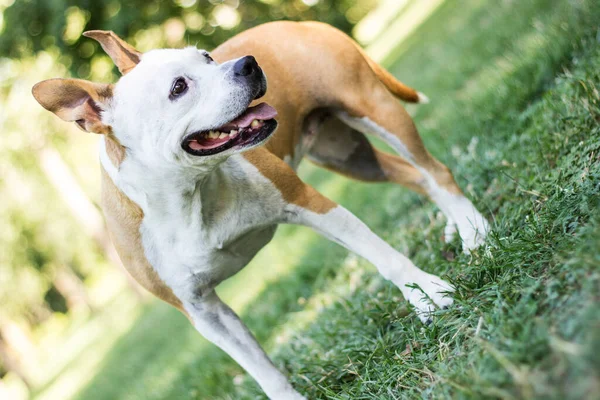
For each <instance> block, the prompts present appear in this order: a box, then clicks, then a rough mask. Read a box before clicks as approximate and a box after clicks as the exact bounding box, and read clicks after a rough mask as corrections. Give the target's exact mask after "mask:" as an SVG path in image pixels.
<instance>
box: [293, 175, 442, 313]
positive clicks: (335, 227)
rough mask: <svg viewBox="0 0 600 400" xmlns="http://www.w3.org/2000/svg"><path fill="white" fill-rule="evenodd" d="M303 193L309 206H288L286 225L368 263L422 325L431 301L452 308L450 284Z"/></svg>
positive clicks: (337, 209)
mask: <svg viewBox="0 0 600 400" xmlns="http://www.w3.org/2000/svg"><path fill="white" fill-rule="evenodd" d="M306 190H307V191H308V192H309V195H307V196H305V198H309V199H310V200H309V201H308V204H303V205H302V206H299V205H296V204H288V205H287V207H286V214H285V215H286V222H288V223H294V224H301V225H305V226H309V227H311V228H313V229H315V230H316V231H317V232H319V233H321V234H322V235H323V236H325V237H327V238H328V239H330V240H332V241H334V242H336V243H338V244H340V245H342V246H344V247H346V248H347V249H348V250H350V251H352V252H354V253H356V254H358V255H360V256H362V257H364V258H366V259H367V260H369V261H370V262H371V263H373V264H374V265H375V266H376V267H377V269H378V270H379V272H380V273H381V275H383V277H384V278H386V279H388V280H390V281H392V282H393V283H394V284H395V285H396V286H398V288H399V289H400V290H401V291H402V294H403V295H404V297H405V298H406V300H408V301H409V302H410V303H411V304H412V305H413V306H414V307H415V308H416V311H417V315H418V316H419V318H420V319H421V320H422V321H423V322H427V321H428V320H429V318H430V314H431V311H433V310H434V308H435V306H434V305H433V304H432V301H433V303H434V304H435V305H437V306H439V307H447V306H449V305H450V304H452V298H451V297H449V296H448V293H447V292H451V291H452V290H453V289H452V287H451V286H450V284H448V283H447V282H445V281H444V280H442V279H440V278H439V277H437V276H435V275H432V274H428V273H426V272H424V271H422V270H421V269H419V268H417V267H416V266H415V265H414V264H413V263H412V262H411V261H410V260H409V259H408V258H407V257H405V256H404V255H402V254H400V253H399V252H397V251H396V250H394V249H393V248H392V247H391V246H390V245H389V244H387V243H386V242H385V241H384V240H382V239H381V238H379V237H378V236H377V235H375V234H374V233H373V232H372V231H371V230H370V229H369V228H368V227H367V226H366V225H365V224H364V223H363V222H362V221H361V220H360V219H358V218H357V217H355V216H354V215H353V214H352V213H351V212H349V211H348V210H346V209H345V208H344V207H342V206H339V205H335V206H334V207H331V206H328V207H324V206H323V204H331V201H330V200H329V199H327V198H325V197H324V196H322V195H320V194H319V193H318V192H316V191H315V190H314V189H312V188H310V187H308V186H307V187H306ZM415 284H416V285H418V286H419V288H416V287H415Z"/></svg>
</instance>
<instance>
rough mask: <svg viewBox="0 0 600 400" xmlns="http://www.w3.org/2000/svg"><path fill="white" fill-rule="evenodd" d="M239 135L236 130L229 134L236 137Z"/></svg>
mask: <svg viewBox="0 0 600 400" xmlns="http://www.w3.org/2000/svg"><path fill="white" fill-rule="evenodd" d="M237 134H238V131H236V130H235V129H233V130H232V131H231V132H229V135H230V136H235V135H237Z"/></svg>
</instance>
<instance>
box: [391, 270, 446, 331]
mask: <svg viewBox="0 0 600 400" xmlns="http://www.w3.org/2000/svg"><path fill="white" fill-rule="evenodd" d="M420 272H421V274H419V276H418V277H416V278H413V279H412V280H411V281H410V282H408V283H407V284H405V285H404V287H403V288H401V290H402V294H403V295H404V298H406V300H407V301H408V302H409V303H410V304H412V305H413V306H414V308H415V312H416V313H417V316H418V317H419V319H420V320H421V321H422V322H423V323H424V324H428V323H429V322H431V314H432V312H433V311H434V310H435V309H436V306H437V307H439V308H447V307H450V306H451V305H452V302H453V301H454V300H453V299H452V297H451V295H450V293H452V292H454V288H453V287H452V285H450V284H449V283H448V282H446V281H445V280H443V279H441V278H439V277H437V276H435V275H431V274H428V273H425V272H422V271H420Z"/></svg>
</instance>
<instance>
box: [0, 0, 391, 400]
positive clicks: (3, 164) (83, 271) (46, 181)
mask: <svg viewBox="0 0 600 400" xmlns="http://www.w3.org/2000/svg"><path fill="white" fill-rule="evenodd" d="M380 2H382V1H380V0H358V1H355V0H245V1H243V0H210V1H208V0H176V1H160V0H150V1H148V0H83V1H72V0H53V1H49V0H16V1H15V0H0V126H1V129H0V131H1V132H2V134H1V135H0V304H1V307H0V398H11V399H14V398H26V397H28V395H29V393H38V392H40V391H41V392H42V393H43V391H44V390H47V388H48V386H50V388H52V384H54V383H55V380H57V379H58V377H59V375H60V374H61V372H63V370H64V369H65V368H68V366H69V365H70V363H72V362H73V361H74V360H75V359H76V358H77V357H81V353H82V352H83V351H84V350H85V349H86V348H87V347H90V346H109V343H110V342H102V343H101V344H98V343H97V339H98V337H100V336H106V335H107V333H106V332H107V330H108V331H110V330H112V334H114V335H115V336H117V335H118V333H119V332H120V331H124V330H126V329H127V327H126V326H124V325H123V324H125V325H126V324H127V321H130V320H131V314H132V313H135V312H139V306H140V304H141V303H145V302H147V301H148V300H149V297H148V296H147V294H146V293H145V292H144V291H143V289H140V288H138V286H137V285H136V284H135V283H134V282H132V281H131V280H130V279H129V278H128V276H127V275H126V273H125V272H124V270H123V269H122V267H121V266H120V262H119V260H118V257H117V256H116V254H115V252H114V250H113V248H112V245H111V243H110V241H109V240H108V238H107V233H106V230H105V226H104V221H103V218H102V215H101V212H100V210H99V207H98V197H99V167H98V160H97V150H96V142H97V140H96V138H95V137H93V135H86V134H84V133H83V132H81V131H79V130H78V129H76V128H75V127H74V126H71V125H69V124H66V123H63V122H62V121H60V120H59V119H58V118H56V117H54V116H53V115H51V114H50V113H48V112H46V111H45V110H43V109H42V108H41V107H40V106H39V105H38V104H37V103H36V102H35V101H34V100H33V98H32V96H31V94H30V92H31V87H32V86H33V85H34V84H35V83H36V82H38V81H40V80H43V79H47V78H54V77H68V76H72V77H77V78H81V79H90V80H94V81H100V82H114V81H116V80H117V79H118V77H119V75H118V71H117V70H116V68H115V67H114V66H113V63H112V61H111V60H110V58H109V57H108V56H107V55H106V54H105V53H104V52H103V51H102V49H101V48H100V46H99V45H98V43H97V42H95V41H94V40H90V39H87V38H85V37H82V36H81V34H82V32H84V31H86V30H91V29H104V30H113V31H115V32H116V33H117V34H119V35H120V36H121V37H123V38H125V39H126V40H127V41H128V42H129V43H131V44H133V45H134V46H135V47H136V48H137V49H139V50H140V51H147V50H150V49H154V48H162V47H176V48H177V47H183V46H186V45H196V46H198V47H200V48H205V49H209V50H210V49H212V48H214V47H216V46H217V45H218V44H219V43H222V42H223V41H225V40H226V39H227V38H229V37H231V36H233V35H235V34H236V33H238V32H240V31H243V30H245V29H247V28H250V27H252V26H255V25H258V24H261V23H264V22H267V21H272V20H282V19H290V20H320V21H323V22H327V23H330V24H332V25H334V26H336V27H338V28H340V29H342V30H343V31H345V32H347V33H349V34H351V33H352V32H353V29H354V28H355V26H356V25H357V24H358V23H359V22H360V21H361V20H362V19H363V18H364V17H365V16H366V15H368V14H369V12H371V11H372V10H374V9H375V8H376V6H378V5H379V3H380ZM387 3H388V6H389V7H391V9H392V10H395V9H397V6H396V5H395V4H392V3H396V2H395V1H392V2H390V1H388V2H387ZM400 3H401V2H400ZM388 9H389V8H388ZM365 31H370V32H369V33H370V34H371V35H373V34H376V33H377V32H376V29H367V30H365ZM366 36H367V35H366V34H365V40H367V37H366ZM251 295H252V291H251V290H250V291H249V292H248V296H251ZM111 304H112V305H113V306H114V305H115V304H118V308H119V310H120V312H119V313H115V315H113V316H114V318H115V319H116V320H122V323H121V322H115V321H112V322H110V323H107V324H108V325H107V324H105V323H104V322H98V321H99V319H98V318H97V317H98V316H99V315H100V316H101V315H102V312H103V310H106V309H107V308H110V305H111ZM136 310H138V311H136ZM94 324H95V325H94ZM109 336H110V335H109ZM85 357H86V358H88V357H89V354H88V355H87V356H85ZM94 357H97V358H98V359H100V358H101V357H102V351H101V350H100V351H94ZM93 364H94V360H90V359H89V358H88V359H87V361H86V363H85V366H81V365H80V364H78V367H77V368H76V369H78V372H79V373H85V372H86V368H88V369H90V368H91V367H92V366H93ZM65 381H67V380H65ZM69 381H70V382H72V381H73V380H72V379H70V380H69ZM60 384H61V383H60V379H58V386H60ZM67 386H68V384H67ZM76 389H77V387H74V388H69V387H67V388H66V389H65V390H64V391H63V392H61V391H60V390H58V389H57V391H56V392H51V394H49V395H48V397H54V398H65V397H67V395H68V394H69V393H70V392H71V391H74V390H76ZM3 394H4V395H5V396H7V397H4V396H3ZM38 394H39V393H38Z"/></svg>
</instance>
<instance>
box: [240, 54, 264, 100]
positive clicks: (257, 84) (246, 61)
mask: <svg viewBox="0 0 600 400" xmlns="http://www.w3.org/2000/svg"><path fill="white" fill-rule="evenodd" d="M233 74H234V76H235V78H236V79H237V80H240V81H243V82H244V83H246V84H248V85H250V86H251V87H252V90H253V91H254V99H255V100H256V99H260V98H261V97H263V96H264V95H265V93H266V92H267V79H266V77H265V74H264V73H263V70H262V69H261V68H260V67H259V66H258V63H257V62H256V59H255V58H254V57H253V56H245V57H242V58H240V59H239V60H237V61H236V62H235V64H234V65H233Z"/></svg>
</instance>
